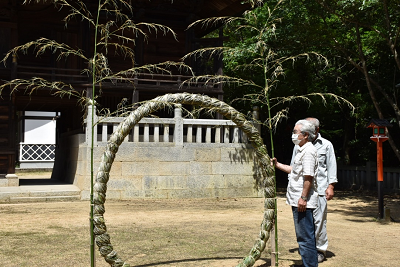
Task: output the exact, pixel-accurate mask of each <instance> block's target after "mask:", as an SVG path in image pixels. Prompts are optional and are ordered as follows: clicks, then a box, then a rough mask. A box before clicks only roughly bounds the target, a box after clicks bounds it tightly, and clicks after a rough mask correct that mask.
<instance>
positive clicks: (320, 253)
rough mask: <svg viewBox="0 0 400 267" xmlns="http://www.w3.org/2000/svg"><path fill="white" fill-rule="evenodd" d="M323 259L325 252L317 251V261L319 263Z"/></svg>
mask: <svg viewBox="0 0 400 267" xmlns="http://www.w3.org/2000/svg"><path fill="white" fill-rule="evenodd" d="M324 260H325V254H324V253H322V252H318V263H321V262H323V261H324Z"/></svg>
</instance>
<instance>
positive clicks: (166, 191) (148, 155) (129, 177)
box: [73, 142, 260, 199]
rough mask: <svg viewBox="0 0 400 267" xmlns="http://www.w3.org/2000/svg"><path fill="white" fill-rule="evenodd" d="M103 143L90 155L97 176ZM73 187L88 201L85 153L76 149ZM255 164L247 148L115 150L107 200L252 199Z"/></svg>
mask: <svg viewBox="0 0 400 267" xmlns="http://www.w3.org/2000/svg"><path fill="white" fill-rule="evenodd" d="M104 150H105V143H102V142H99V143H97V146H96V147H95V149H94V176H96V173H97V169H98V166H99V164H100V161H101V156H102V154H103V152H104ZM78 154H79V156H78V160H77V168H76V173H75V177H74V181H73V183H74V184H75V185H77V186H78V187H79V188H80V189H81V190H82V194H81V195H82V198H83V199H89V198H90V148H89V147H88V146H87V145H86V143H81V144H79V153H78ZM256 175H257V164H256V159H255V157H254V155H253V149H252V146H251V145H249V144H240V143H238V144H196V143H185V144H184V145H181V146H176V145H174V143H128V142H124V143H122V144H121V146H120V147H119V151H118V152H117V154H116V158H115V161H114V163H113V165H112V168H111V172H110V179H109V181H108V184H107V188H108V189H107V199H133V198H210V197H256V196H260V193H259V192H258V191H257V190H256V189H255V177H256Z"/></svg>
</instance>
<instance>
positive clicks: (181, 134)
mask: <svg viewBox="0 0 400 267" xmlns="http://www.w3.org/2000/svg"><path fill="white" fill-rule="evenodd" d="M89 110H90V109H89ZM89 114H90V113H89ZM174 115H175V116H174V118H143V119H141V120H140V121H139V123H138V124H136V125H135V126H134V128H133V129H132V130H131V132H130V133H129V135H128V136H127V137H126V138H125V140H124V142H130V143H171V144H173V145H176V146H179V145H183V144H184V143H196V144H211V143H219V144H232V143H247V142H248V141H247V138H246V136H245V134H244V133H243V132H242V131H241V130H240V129H239V128H238V127H237V126H236V124H235V123H233V122H232V121H230V120H216V119H184V118H182V111H181V109H180V108H179V107H177V108H175V114H174ZM123 119H124V118H123V117H97V116H95V118H94V122H95V123H96V124H97V127H94V128H93V129H94V131H95V133H94V136H96V137H97V138H95V140H94V143H95V144H97V143H98V142H107V140H108V138H109V137H110V135H111V134H112V133H113V132H114V131H115V129H116V128H117V126H118V125H119V124H120V123H121V122H122V121H123ZM90 121H91V120H90V117H89V116H88V120H87V126H88V127H87V130H86V140H87V142H88V141H89V140H90V136H91V127H89V125H90Z"/></svg>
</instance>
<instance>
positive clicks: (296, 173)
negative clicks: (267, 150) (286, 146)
mask: <svg viewBox="0 0 400 267" xmlns="http://www.w3.org/2000/svg"><path fill="white" fill-rule="evenodd" d="M291 166H292V171H291V172H290V174H289V183H288V186H287V192H286V203H287V204H289V205H290V206H294V207H297V206H298V201H299V198H300V197H301V194H302V192H303V184H304V176H305V175H309V176H312V177H313V181H312V183H311V188H310V191H309V193H308V196H307V208H311V209H315V208H316V207H317V198H318V190H317V181H316V177H317V172H318V154H317V149H316V148H315V147H314V146H313V144H312V143H311V142H307V143H305V144H304V145H303V146H301V147H299V148H298V150H297V154H296V156H295V158H294V161H293V163H292V165H291Z"/></svg>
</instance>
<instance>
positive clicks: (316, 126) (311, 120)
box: [306, 117, 319, 132]
mask: <svg viewBox="0 0 400 267" xmlns="http://www.w3.org/2000/svg"><path fill="white" fill-rule="evenodd" d="M306 120H307V121H309V122H311V124H312V125H314V127H315V132H317V129H318V128H319V120H318V119H317V118H313V117H308V118H306Z"/></svg>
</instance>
